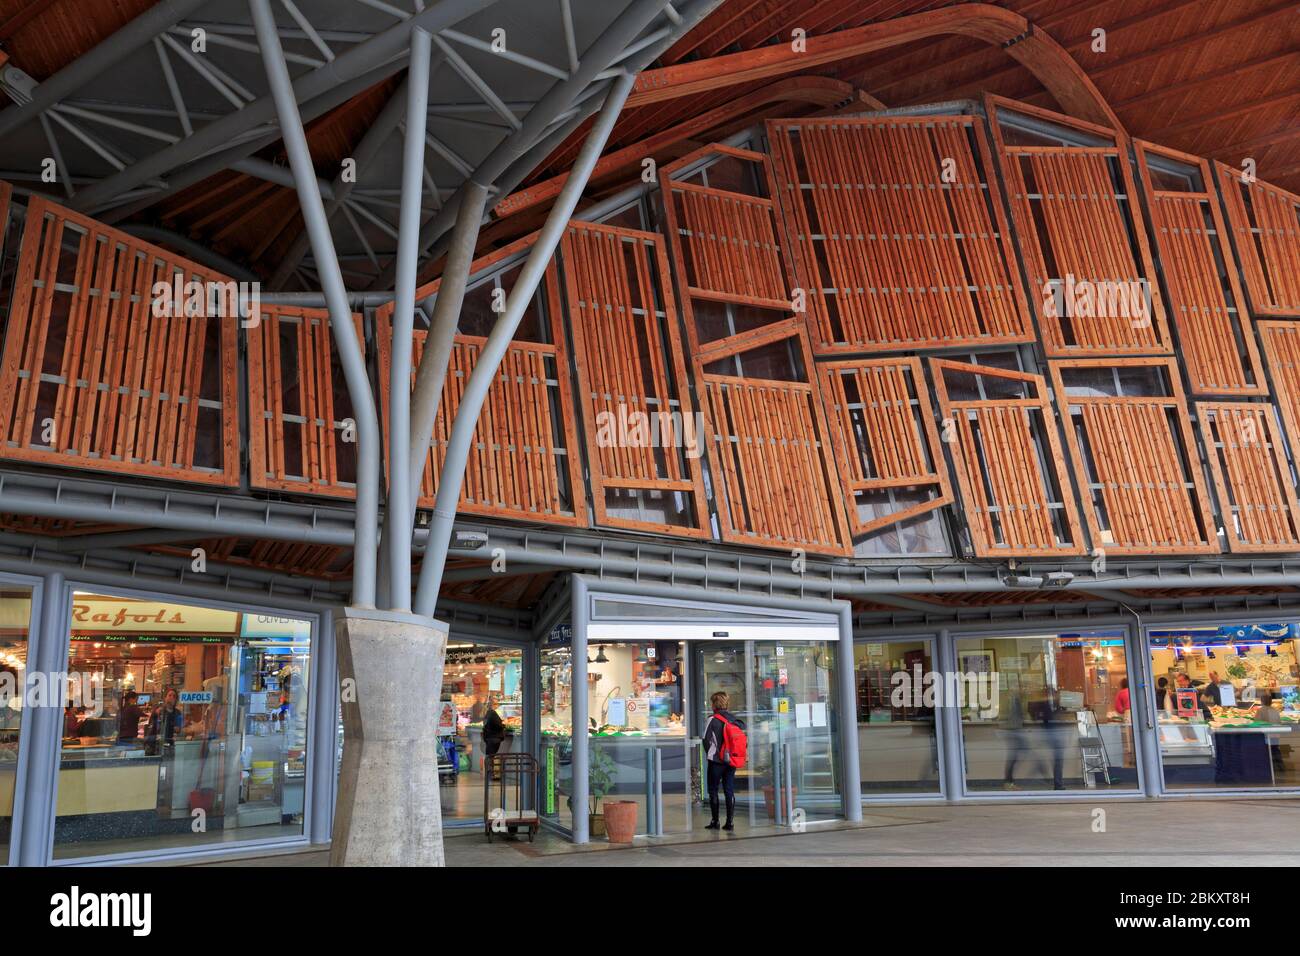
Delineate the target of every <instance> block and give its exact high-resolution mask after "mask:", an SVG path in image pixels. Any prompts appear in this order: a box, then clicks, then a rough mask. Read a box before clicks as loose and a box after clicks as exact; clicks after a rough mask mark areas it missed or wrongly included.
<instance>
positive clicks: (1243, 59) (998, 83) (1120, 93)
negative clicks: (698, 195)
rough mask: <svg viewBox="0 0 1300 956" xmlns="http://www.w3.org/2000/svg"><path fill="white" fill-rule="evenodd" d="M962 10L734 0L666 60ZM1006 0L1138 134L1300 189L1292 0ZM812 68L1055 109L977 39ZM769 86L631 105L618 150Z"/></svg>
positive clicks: (892, 92)
mask: <svg viewBox="0 0 1300 956" xmlns="http://www.w3.org/2000/svg"><path fill="white" fill-rule="evenodd" d="M956 5H958V4H957V3H955V2H951V0H949V2H935V0H931V2H926V0H911V2H908V0H843V2H837V3H826V2H824V0H727V2H726V3H724V4H723V5H722V6H721V7H720V8H719V9H718V10H717V11H715V12H714V13H713V14H712V15H711V16H709V17H708V18H706V19H705V20H704V22H703V23H701V24H700V25H699V26H698V27H696V28H695V30H693V31H691V33H690V34H688V35H687V36H686V37H685V38H684V39H683V40H682V41H681V42H680V43H678V44H677V45H676V46H675V47H674V48H673V49H672V50H670V51H669V52H668V54H667V55H665V57H664V58H663V61H662V62H663V64H664V65H672V64H676V63H685V62H690V61H692V60H698V59H708V58H712V57H716V56H720V55H725V54H728V53H734V52H737V51H740V50H750V49H756V48H759V47H765V46H770V45H774V44H785V43H788V42H789V41H790V37H791V33H792V31H793V30H794V29H796V28H799V29H803V30H806V31H807V33H808V35H810V36H814V35H817V34H819V33H826V32H831V31H837V30H844V29H849V28H852V27H858V26H863V25H865V24H868V23H873V22H877V21H880V20H886V19H891V18H895V17H900V16H905V15H908V14H912V13H919V12H922V11H927V10H934V9H938V8H941V7H947V6H956ZM997 5H998V6H1002V7H1005V8H1007V9H1009V10H1012V11H1014V12H1015V13H1018V14H1020V15H1021V16H1023V17H1025V18H1026V19H1028V20H1029V21H1031V22H1032V23H1033V24H1034V25H1035V26H1036V27H1037V28H1039V29H1042V30H1045V31H1046V32H1047V33H1049V34H1050V35H1051V36H1052V37H1053V38H1054V39H1055V40H1056V41H1057V42H1058V43H1059V44H1060V45H1061V46H1062V47H1064V48H1065V49H1066V50H1067V51H1068V52H1069V53H1070V55H1071V56H1072V57H1073V58H1074V59H1075V61H1076V62H1078V63H1079V65H1080V66H1081V67H1082V68H1083V69H1084V71H1085V72H1086V73H1087V74H1088V76H1089V77H1090V78H1091V79H1092V81H1093V82H1094V83H1095V84H1096V85H1097V87H1098V88H1099V89H1100V91H1101V93H1102V95H1103V96H1104V97H1105V98H1106V100H1107V101H1108V102H1109V103H1110V105H1111V106H1112V107H1113V108H1114V109H1115V111H1116V112H1117V113H1118V114H1119V116H1120V119H1121V120H1122V121H1123V123H1124V124H1125V126H1126V127H1127V129H1128V131H1129V132H1130V133H1132V134H1133V135H1135V136H1140V137H1142V138H1145V139H1150V140H1153V141H1155V142H1158V143H1161V144H1163V145H1166V146H1172V147H1174V148H1176V149H1181V150H1184V151H1186V152H1191V153H1198V154H1200V155H1205V156H1210V157H1212V158H1214V159H1219V160H1222V161H1224V162H1227V163H1231V164H1232V165H1238V164H1239V163H1240V161H1241V159H1242V158H1243V157H1246V156H1251V157H1253V158H1254V159H1255V160H1256V163H1257V168H1258V175H1259V176H1260V177H1261V178H1263V179H1267V180H1268V181H1270V182H1273V183H1275V184H1277V185H1280V186H1283V187H1284V188H1287V189H1290V190H1292V191H1296V190H1297V189H1300V123H1298V122H1297V117H1298V116H1300V110H1298V106H1300V51H1298V50H1297V43H1296V40H1297V29H1298V24H1300V16H1297V8H1296V4H1295V2H1294V0H1227V2H1206V0H1092V2H1078V0H1005V2H1002V3H999V4H997ZM1098 28H1100V29H1104V30H1105V31H1106V37H1105V39H1106V52H1104V53H1100V52H1093V49H1092V45H1093V31H1094V30H1095V29H1098ZM812 72H814V73H816V74H818V75H822V76H833V77H836V78H838V79H841V80H845V81H847V82H849V83H851V84H852V85H854V86H855V87H858V88H859V89H861V90H863V91H865V92H866V93H869V94H871V95H872V96H874V97H876V98H878V99H880V100H881V101H882V102H884V103H885V104H886V105H887V106H891V107H895V106H907V105H912V104H917V103H927V102H936V101H940V100H947V99H955V98H959V97H966V96H974V95H977V94H979V93H983V92H991V93H997V94H1001V95H1004V96H1009V97H1012V98H1015V99H1020V100H1025V101H1027V102H1030V103H1035V104H1038V105H1042V106H1048V107H1053V106H1056V104H1054V103H1053V102H1052V99H1051V97H1050V96H1049V95H1048V94H1047V93H1046V92H1045V91H1044V90H1043V87H1042V84H1041V83H1040V82H1039V81H1038V80H1037V79H1036V78H1035V77H1034V76H1033V74H1031V73H1030V72H1029V70H1027V69H1026V68H1025V67H1023V66H1021V65H1019V64H1018V63H1016V62H1015V61H1014V60H1012V59H1011V58H1010V57H1009V56H1008V55H1007V54H1006V53H1005V52H1004V51H1003V50H1000V49H997V48H996V47H993V46H991V45H990V44H988V43H985V42H983V41H980V40H972V39H964V38H944V39H935V40H925V41H921V42H917V43H911V44H907V45H904V46H900V47H896V48H894V49H893V50H889V51H886V52H882V53H874V54H871V55H869V56H865V57H859V58H855V59H850V60H844V61H841V62H839V63H835V64H830V65H827V66H823V67H819V68H817V69H815V70H813V71H812ZM762 85H763V83H762V82H760V83H753V84H748V85H740V86H720V87H719V88H718V89H716V90H715V91H713V92H711V93H708V94H703V95H693V96H690V97H687V98H684V99H681V100H670V101H668V102H666V103H658V104H652V105H649V106H644V107H640V108H635V109H631V110H628V111H626V112H625V113H624V116H623V117H622V119H621V120H620V121H619V124H618V126H617V127H616V128H615V132H614V136H613V139H612V143H611V145H612V146H616V147H622V146H627V145H629V144H631V143H634V142H637V141H639V140H641V139H644V138H645V137H647V136H650V135H652V134H654V133H656V132H659V131H661V130H665V129H671V128H672V127H673V126H674V125H676V124H678V123H680V122H682V121H683V120H685V119H687V118H689V117H691V116H695V115H698V114H699V113H702V112H704V111H705V110H709V109H712V108H714V107H717V106H719V105H722V104H725V103H727V102H728V101H731V100H735V99H737V98H739V97H740V96H742V95H744V94H745V93H748V92H751V91H752V90H754V89H755V88H757V87H759V86H762ZM764 112H765V113H766V114H767V115H776V114H775V113H773V112H772V111H771V110H765V111H764ZM579 142H580V140H579V138H578V136H575V137H574V139H573V140H571V141H570V142H569V143H567V144H565V145H564V146H563V147H561V149H559V150H557V152H556V153H555V155H553V156H552V157H551V158H550V160H549V161H548V162H547V164H546V166H545V167H543V168H542V169H540V170H538V172H537V173H536V174H535V176H534V177H533V178H534V179H543V178H546V177H548V176H551V175H554V174H556V173H558V172H561V171H562V170H563V169H564V167H565V165H566V164H567V163H569V162H571V161H572V158H573V155H574V153H575V152H576V150H577V145H578V143H579Z"/></svg>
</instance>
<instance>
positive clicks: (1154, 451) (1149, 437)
mask: <svg viewBox="0 0 1300 956" xmlns="http://www.w3.org/2000/svg"><path fill="white" fill-rule="evenodd" d="M1114 368H1119V369H1121V370H1124V369H1127V370H1133V369H1141V368H1147V369H1153V370H1160V371H1162V372H1163V374H1164V380H1165V383H1166V385H1167V386H1168V388H1167V394H1166V395H1156V396H1133V397H1111V396H1095V395H1087V396H1080V395H1068V394H1067V392H1066V388H1065V385H1064V383H1063V372H1065V371H1067V370H1069V369H1104V370H1107V371H1109V370H1111V369H1114ZM1052 380H1053V387H1054V388H1055V390H1056V395H1057V403H1058V405H1059V406H1060V408H1061V411H1062V414H1063V415H1064V416H1066V420H1067V422H1068V423H1069V424H1068V427H1067V428H1066V437H1067V439H1068V441H1069V445H1070V451H1071V455H1072V457H1073V460H1074V472H1075V478H1076V480H1077V481H1078V483H1079V487H1080V490H1081V492H1082V493H1083V495H1084V497H1085V498H1086V499H1087V500H1088V501H1089V503H1090V506H1089V507H1086V508H1085V509H1084V513H1085V516H1086V517H1087V519H1088V528H1089V531H1090V533H1091V535H1092V539H1093V543H1094V544H1095V545H1096V546H1098V547H1100V548H1103V549H1105V551H1106V552H1108V553H1112V554H1189V553H1212V552H1217V551H1219V542H1218V537H1217V535H1216V534H1215V532H1214V524H1213V521H1212V519H1211V517H1210V511H1209V494H1208V492H1207V489H1206V487H1205V481H1204V478H1203V477H1202V473H1201V468H1200V463H1199V460H1198V456H1197V453H1196V442H1195V440H1194V438H1193V436H1192V430H1191V427H1190V425H1189V420H1190V416H1189V411H1188V408H1187V403H1186V401H1185V400H1184V398H1183V392H1182V385H1181V384H1180V383H1179V376H1178V367H1177V365H1176V364H1175V363H1174V361H1173V360H1172V359H1128V360H1115V361H1108V360H1105V359H1086V360H1085V359H1081V360H1077V361H1072V362H1053V363H1052Z"/></svg>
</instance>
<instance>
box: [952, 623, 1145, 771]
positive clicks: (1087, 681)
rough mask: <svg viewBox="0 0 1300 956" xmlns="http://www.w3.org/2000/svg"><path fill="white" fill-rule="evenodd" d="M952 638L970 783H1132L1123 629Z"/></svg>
mask: <svg viewBox="0 0 1300 956" xmlns="http://www.w3.org/2000/svg"><path fill="white" fill-rule="evenodd" d="M956 646H957V675H956V676H957V678H958V680H957V681H954V682H953V684H954V688H953V692H954V694H955V696H957V697H958V703H959V704H960V705H961V722H962V741H963V745H964V747H965V749H966V786H967V789H969V790H974V791H978V790H998V789H1006V790H1083V789H1100V790H1113V789H1136V787H1137V783H1138V778H1137V760H1136V758H1135V756H1134V751H1133V727H1132V706H1131V696H1130V693H1129V687H1128V683H1129V675H1128V660H1127V655H1126V654H1125V649H1124V636H1123V632H1089V633H1084V634H1052V635H1043V636H1035V637H979V638H960V639H958V640H957V642H956Z"/></svg>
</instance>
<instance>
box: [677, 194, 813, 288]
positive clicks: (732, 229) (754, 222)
mask: <svg viewBox="0 0 1300 956" xmlns="http://www.w3.org/2000/svg"><path fill="white" fill-rule="evenodd" d="M669 201H670V202H672V204H673V214H674V217H675V219H676V222H677V229H679V230H680V235H681V237H682V243H683V245H684V246H685V247H686V250H687V255H686V257H685V261H686V263H687V266H688V268H687V272H686V275H685V280H686V285H687V290H686V291H687V293H688V294H689V295H690V296H692V297H693V298H700V299H721V300H723V301H727V302H742V303H746V304H749V305H756V306H762V307H766V308H771V309H778V310H782V311H787V312H788V311H789V310H790V296H789V293H788V291H787V289H786V287H785V282H784V272H785V270H784V268H783V267H782V264H781V259H780V249H779V247H778V244H777V238H776V230H775V228H774V227H775V222H774V219H773V209H772V200H770V199H767V198H764V197H761V196H746V195H744V194H742V193H734V192H728V191H726V190H722V189H710V188H708V187H705V186H697V185H694V184H693V183H682V182H670V184H669Z"/></svg>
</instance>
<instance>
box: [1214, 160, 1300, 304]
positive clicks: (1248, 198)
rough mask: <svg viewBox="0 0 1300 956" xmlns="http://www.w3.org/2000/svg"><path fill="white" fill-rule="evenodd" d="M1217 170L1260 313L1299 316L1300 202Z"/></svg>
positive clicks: (1227, 170)
mask: <svg viewBox="0 0 1300 956" xmlns="http://www.w3.org/2000/svg"><path fill="white" fill-rule="evenodd" d="M1214 165H1215V168H1216V169H1217V170H1218V172H1219V186H1220V188H1221V189H1222V190H1223V199H1224V202H1225V204H1226V205H1227V207H1228V222H1229V223H1230V224H1231V226H1232V233H1233V241H1234V243H1235V244H1236V247H1237V254H1238V255H1239V256H1240V257H1241V271H1242V272H1243V273H1244V274H1245V276H1246V287H1247V288H1248V289H1249V290H1250V299H1251V305H1252V306H1253V307H1254V310H1255V313H1256V314H1257V315H1297V314H1300V196H1297V195H1296V194H1295V193H1289V192H1287V191H1286V190H1285V189H1279V188H1278V187H1277V186H1272V185H1270V184H1268V183H1266V182H1263V181H1262V180H1259V179H1256V180H1254V181H1253V182H1249V183H1248V182H1246V181H1245V176H1244V174H1243V172H1242V171H1241V170H1238V169H1233V168H1232V167H1230V166H1225V165H1223V164H1222V163H1215V164H1214Z"/></svg>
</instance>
